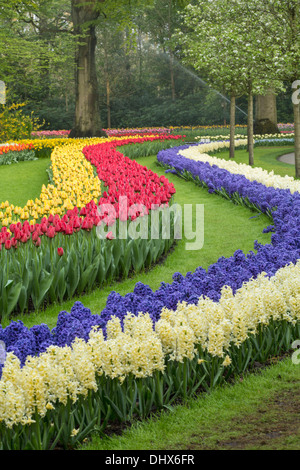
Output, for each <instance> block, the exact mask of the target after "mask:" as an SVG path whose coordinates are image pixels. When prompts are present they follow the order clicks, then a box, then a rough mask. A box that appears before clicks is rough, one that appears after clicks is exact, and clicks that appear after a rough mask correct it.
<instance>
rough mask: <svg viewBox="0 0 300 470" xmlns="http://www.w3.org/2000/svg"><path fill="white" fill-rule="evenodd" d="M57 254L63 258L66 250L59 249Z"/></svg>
mask: <svg viewBox="0 0 300 470" xmlns="http://www.w3.org/2000/svg"><path fill="white" fill-rule="evenodd" d="M57 253H58V256H62V255H63V254H64V249H63V248H61V247H59V248H57Z"/></svg>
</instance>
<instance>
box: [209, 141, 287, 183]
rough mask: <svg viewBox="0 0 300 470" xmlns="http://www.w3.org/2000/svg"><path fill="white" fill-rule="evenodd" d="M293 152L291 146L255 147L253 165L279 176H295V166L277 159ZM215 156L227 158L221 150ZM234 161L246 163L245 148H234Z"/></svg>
mask: <svg viewBox="0 0 300 470" xmlns="http://www.w3.org/2000/svg"><path fill="white" fill-rule="evenodd" d="M292 152H294V148H293V147H287V146H286V147H256V148H255V149H254V166H255V167H261V168H263V169H264V170H267V171H274V173H275V174H277V175H280V176H285V175H288V176H293V177H295V167H294V165H290V164H288V163H283V162H280V161H279V160H278V158H279V157H281V156H282V155H285V154H288V153H292ZM216 156H217V157H219V158H223V159H225V160H229V153H228V152H221V153H218V154H216ZM234 161H236V162H237V163H247V164H248V154H247V152H246V151H245V150H236V151H235V158H234Z"/></svg>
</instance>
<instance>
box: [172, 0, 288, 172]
mask: <svg viewBox="0 0 300 470" xmlns="http://www.w3.org/2000/svg"><path fill="white" fill-rule="evenodd" d="M184 22H185V25H186V27H187V32H186V33H185V34H183V33H182V32H180V33H179V36H178V37H179V40H180V41H181V43H182V45H183V47H184V53H185V61H186V62H188V63H193V64H194V67H195V68H196V69H199V70H203V69H204V70H205V71H206V74H207V76H208V78H209V80H210V82H211V83H212V84H213V86H215V87H217V88H218V89H219V90H220V91H223V92H224V93H227V94H229V96H230V98H231V113H230V116H231V133H230V135H231V145H230V156H231V157H233V154H234V124H235V112H234V109H235V100H236V96H239V95H240V94H243V95H246V96H247V97H248V151H249V164H250V165H253V164H254V150H253V149H254V139H253V132H254V130H253V123H254V110H253V97H254V95H255V94H264V92H265V91H266V90H267V89H268V88H269V87H270V86H272V87H274V88H279V87H280V85H281V83H280V82H279V81H278V79H277V78H276V69H275V67H274V50H273V47H272V41H271V40H270V39H269V40H268V39H265V38H264V35H263V30H262V29H261V28H259V27H257V25H256V23H255V22H253V19H252V18H251V16H250V15H249V14H247V11H246V13H245V8H244V2H241V1H238V0H237V1H234V2H232V1H228V0H222V1H220V0H214V1H211V2H206V1H203V0H200V1H198V2H197V4H195V5H189V6H188V7H187V9H186V12H185V14H184Z"/></svg>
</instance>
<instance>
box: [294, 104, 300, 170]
mask: <svg viewBox="0 0 300 470" xmlns="http://www.w3.org/2000/svg"><path fill="white" fill-rule="evenodd" d="M293 107H294V132H295V176H296V178H300V104H299V103H298V102H296V103H294V104H293Z"/></svg>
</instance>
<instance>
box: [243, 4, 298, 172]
mask: <svg viewBox="0 0 300 470" xmlns="http://www.w3.org/2000/svg"><path fill="white" fill-rule="evenodd" d="M247 14H248V15H249V17H251V18H252V21H253V23H255V24H256V26H257V27H260V28H261V30H262V31H263V32H264V35H265V37H266V38H272V41H273V49H274V51H275V54H274V65H275V66H276V69H277V76H278V77H280V79H281V80H282V81H284V82H285V81H286V82H288V83H289V86H290V93H291V97H292V93H293V83H294V82H295V81H297V80H299V77H300V43H299V38H300V2H299V0H288V1H284V2H283V1H281V0H249V1H248V2H247ZM293 110H294V126H295V176H296V178H300V104H299V102H298V101H297V100H296V101H295V102H293Z"/></svg>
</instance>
